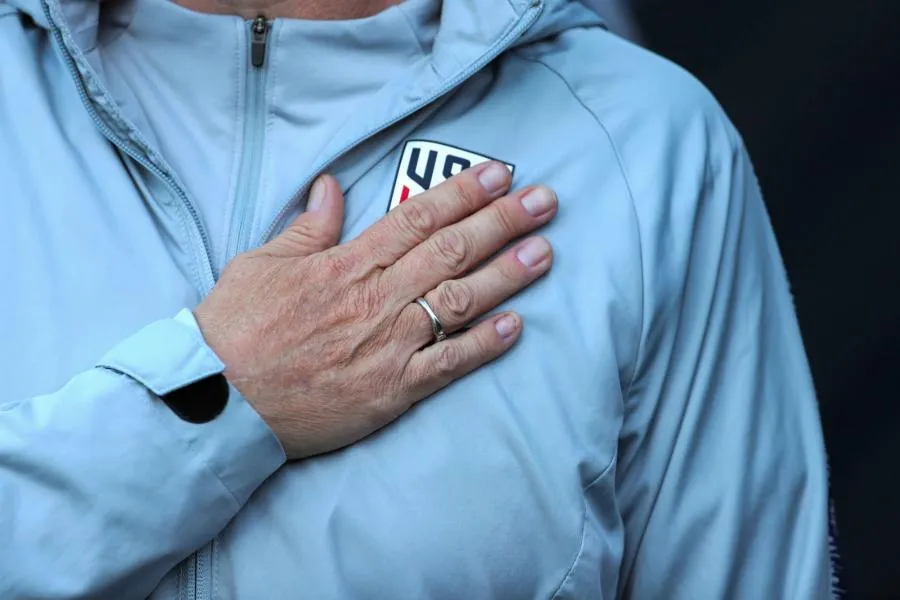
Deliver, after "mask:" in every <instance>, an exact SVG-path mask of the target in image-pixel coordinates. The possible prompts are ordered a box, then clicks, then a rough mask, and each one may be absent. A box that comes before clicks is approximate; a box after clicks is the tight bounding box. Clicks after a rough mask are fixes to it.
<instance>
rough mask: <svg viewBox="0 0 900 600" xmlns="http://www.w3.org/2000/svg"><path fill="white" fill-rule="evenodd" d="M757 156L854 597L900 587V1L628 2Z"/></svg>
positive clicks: (647, 33) (652, 38) (648, 33)
mask: <svg viewBox="0 0 900 600" xmlns="http://www.w3.org/2000/svg"><path fill="white" fill-rule="evenodd" d="M631 4H632V6H633V9H634V12H635V17H636V20H637V23H638V26H639V29H640V31H641V33H642V35H643V38H644V39H643V41H644V43H645V45H647V46H648V47H650V48H652V49H653V50H655V51H657V52H659V53H660V54H663V55H664V56H667V57H669V58H671V59H672V60H674V61H675V62H677V63H679V64H681V65H682V66H684V67H686V68H687V69H688V70H689V71H691V72H692V73H694V74H695V75H696V76H697V77H699V78H700V79H701V80H702V81H703V82H704V83H705V84H706V85H707V86H708V87H709V88H710V89H712V91H713V92H714V93H715V94H716V96H717V97H718V98H719V101H720V102H721V103H722V105H723V106H724V107H725V110H726V111H727V112H728V114H729V115H730V116H731V118H732V120H733V121H734V122H735V123H736V125H737V127H738V129H739V130H740V131H741V133H742V135H743V136H744V139H745V141H746V143H747V147H748V148H749V150H750V153H751V155H752V156H753V160H754V163H755V165H756V169H757V174H758V175H759V178H760V180H761V183H762V188H763V192H764V194H765V197H766V203H767V205H768V207H769V212H770V214H771V216H772V220H773V224H774V227H775V231H776V234H777V235H778V239H779V242H780V244H781V249H782V253H783V255H784V259H785V263H786V266H787V271H788V275H789V277H790V279H791V283H792V288H793V292H794V298H795V302H796V306H797V311H798V316H799V319H800V326H801V329H802V330H803V336H804V339H805V342H806V348H807V352H808V354H809V359H810V362H811V364H812V370H813V375H814V378H815V381H816V388H817V390H818V394H819V398H820V402H821V408H822V418H823V424H824V429H825V437H826V443H827V445H828V449H829V454H830V457H831V467H832V485H833V494H834V499H835V503H836V506H837V515H838V528H839V533H840V541H841V553H842V555H843V563H844V571H843V574H842V580H843V585H844V587H845V588H846V589H847V591H848V592H849V597H850V598H900V560H898V558H900V486H898V485H897V484H896V481H897V479H898V478H900V469H898V464H897V463H898V461H897V460H896V459H897V458H898V457H900V392H898V385H900V381H898V374H900V265H898V263H900V0H880V1H868V0H844V1H842V2H838V1H836V0H819V1H813V0H755V1H754V2H737V1H735V0H732V1H730V2H713V1H710V0H707V1H705V2H704V1H700V0H679V1H672V0H631Z"/></svg>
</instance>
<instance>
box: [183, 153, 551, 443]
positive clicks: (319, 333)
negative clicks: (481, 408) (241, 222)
mask: <svg viewBox="0 0 900 600" xmlns="http://www.w3.org/2000/svg"><path fill="white" fill-rule="evenodd" d="M509 179H510V174H509V171H508V169H506V167H504V166H503V165H501V164H499V163H493V162H492V163H485V164H482V165H478V166H476V167H473V168H471V169H468V170H467V171H464V172H462V173H460V174H459V175H456V176H455V177H453V178H451V179H449V180H448V181H446V182H444V183H443V184H441V185H440V186H437V187H435V188H433V189H432V190H430V191H428V192H425V193H423V194H421V195H419V196H417V197H416V198H415V199H414V200H411V201H409V202H405V203H403V204H401V205H400V207H398V208H396V209H394V210H392V211H391V212H390V213H389V214H387V215H386V216H384V217H383V218H382V219H381V220H379V221H378V222H377V223H375V224H374V225H372V226H371V227H370V228H369V229H367V230H366V231H365V232H363V234H362V235H360V237H358V238H357V239H355V240H353V241H351V242H348V243H346V244H342V245H340V246H335V244H336V243H337V242H338V239H339V236H340V231H341V225H342V222H343V195H342V193H341V191H340V188H339V185H338V183H337V181H336V180H335V179H334V178H332V177H329V176H323V177H321V178H320V179H319V180H318V181H317V182H316V185H315V186H314V187H313V190H312V192H311V194H310V201H309V206H308V209H307V211H306V212H304V213H303V214H302V215H301V216H300V217H298V218H297V219H296V220H295V221H294V222H293V223H292V224H291V225H290V226H289V227H288V228H287V229H286V230H285V231H284V233H282V234H281V235H280V236H279V237H277V238H276V239H274V240H272V241H271V242H269V243H268V244H266V245H265V246H262V247H260V248H258V249H255V250H252V251H250V252H247V253H245V254H243V255H240V256H238V257H237V258H235V259H234V260H233V261H232V262H231V263H229V264H228V265H227V266H226V268H225V269H224V272H223V273H222V277H221V280H220V281H219V283H218V284H217V285H216V287H215V288H214V289H213V290H212V292H211V293H210V295H209V296H208V297H207V298H206V299H205V300H204V301H203V302H202V303H201V304H200V306H198V307H197V309H196V311H195V315H196V318H197V322H198V323H199V325H200V329H201V330H202V332H203V335H204V338H205V339H206V342H207V343H208V344H209V346H210V347H211V348H212V349H213V351H214V352H216V354H217V355H218V356H219V357H220V358H221V359H222V361H223V362H224V363H225V365H226V370H225V376H226V378H227V379H228V380H229V381H230V382H231V383H232V385H234V386H235V387H236V388H237V389H238V390H239V391H240V392H241V394H243V396H244V397H245V398H246V399H247V401H248V402H250V404H251V405H252V406H253V407H254V409H255V410H256V411H257V412H258V413H259V414H260V416H261V417H262V418H263V419H264V420H265V421H266V423H267V424H268V425H269V427H270V428H271V429H272V431H273V432H274V433H275V435H276V436H277V437H278V439H279V440H280V441H281V444H282V446H283V447H284V449H285V452H286V454H287V456H288V458H289V459H298V458H304V457H307V456H311V455H315V454H320V453H323V452H328V451H330V450H335V449H337V448H340V447H343V446H346V445H348V444H352V443H353V442H355V441H357V440H359V439H361V438H363V437H365V436H367V435H369V434H370V433H372V432H374V431H375V430H377V429H379V428H381V427H383V426H385V425H387V424H388V423H390V422H391V421H393V420H394V419H396V418H397V417H399V416H400V415H401V414H403V413H404V412H405V411H406V410H407V409H409V408H410V407H411V406H412V405H413V404H414V403H416V402H418V401H420V400H422V399H424V398H426V397H428V396H429V395H431V394H433V393H434V392H436V391H437V390H439V389H441V388H442V387H444V386H446V385H447V384H449V383H451V382H452V381H454V380H456V379H459V378H460V377H462V376H463V375H465V374H466V373H469V372H470V371H473V370H474V369H476V368H478V367H479V366H481V365H483V364H485V363H486V362H488V361H490V360H493V359H494V358H496V357H498V356H500V355H501V354H503V353H504V352H506V351H507V350H508V349H509V348H510V347H511V346H512V344H513V343H514V342H515V341H516V339H518V337H519V335H520V333H521V330H522V320H521V318H520V317H519V316H518V315H516V314H514V313H503V314H498V315H495V316H492V317H491V318H488V319H485V320H483V321H481V322H480V323H478V324H477V325H475V326H473V327H471V328H470V329H468V330H465V331H463V329H464V328H465V327H466V326H467V325H469V324H470V323H471V322H472V321H474V320H475V319H477V318H478V317H480V316H481V315H483V314H484V313H486V312H487V311H489V310H491V309H493V308H494V307H496V306H497V305H498V304H500V303H501V302H503V301H504V300H506V299H507V298H509V297H510V296H512V295H513V294H515V293H516V292H518V291H519V290H521V289H522V288H524V287H526V286H528V285H530V284H531V283H532V282H534V281H535V280H536V279H537V278H538V277H540V276H541V275H543V274H544V273H546V272H547V270H549V268H550V264H551V262H552V251H551V248H550V245H549V244H548V243H547V241H546V240H544V239H542V238H539V237H533V238H530V239H527V240H524V241H522V242H520V243H518V244H516V246H514V247H513V248H511V249H510V250H508V251H507V252H505V253H503V254H502V255H500V256H498V257H497V258H495V259H493V260H492V261H491V262H490V263H489V264H487V265H485V266H484V267H483V268H481V269H478V270H474V269H475V268H476V267H478V266H479V265H480V264H481V263H482V262H484V261H485V260H487V259H488V258H489V257H491V256H492V255H494V254H495V253H496V252H498V251H499V250H501V249H502V248H503V247H504V246H506V245H507V244H508V243H509V242H510V241H512V240H514V239H516V238H518V237H520V236H522V235H524V234H526V233H528V232H530V231H533V230H534V229H536V228H537V227H540V226H541V225H544V224H546V223H547V222H549V221H550V220H551V219H552V218H553V217H554V216H555V215H556V209H557V202H556V197H555V195H554V194H553V192H551V191H550V190H549V189H547V188H546V187H533V188H528V189H524V190H520V191H517V192H514V193H511V194H509V195H506V196H504V193H505V192H506V191H507V190H508V187H509V184H510V181H509ZM528 207H531V212H532V213H535V214H534V215H532V214H529V211H528V210H527V208H528ZM419 296H424V297H425V299H426V300H427V301H428V303H429V304H430V305H431V306H432V307H433V308H434V311H435V313H437V315H438V317H439V318H440V319H441V321H442V323H443V325H444V328H445V330H446V331H447V333H448V334H450V333H454V332H458V334H457V335H453V336H451V337H450V338H448V339H447V340H445V341H443V342H440V343H436V344H431V345H429V342H430V341H431V340H432V337H433V334H432V330H431V322H430V320H429V318H428V316H427V315H426V313H425V311H424V310H423V309H422V307H421V306H419V305H418V304H415V303H414V302H413V301H414V300H415V298H417V297H419Z"/></svg>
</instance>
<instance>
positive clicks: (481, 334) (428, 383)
mask: <svg viewBox="0 0 900 600" xmlns="http://www.w3.org/2000/svg"><path fill="white" fill-rule="evenodd" d="M521 333H522V319H521V318H520V317H519V316H518V315H516V314H515V313H503V314H501V315H498V316H496V317H493V318H491V319H487V320H485V321H482V322H481V323H479V324H478V325H476V326H475V327H473V328H472V329H470V330H468V331H466V332H465V333H463V334H460V335H457V336H454V337H451V338H448V339H446V340H444V341H443V342H441V343H439V344H434V345H433V346H428V347H426V348H424V349H422V350H420V351H419V352H416V353H415V354H413V356H412V358H410V360H409V363H408V364H407V367H406V373H405V378H406V380H407V384H408V386H409V388H410V389H411V390H412V391H413V392H414V393H415V394H416V395H415V398H416V399H419V398H425V397H427V396H429V395H431V394H433V393H435V392H436V391H438V390H440V389H441V388H443V387H446V386H447V385H448V384H449V383H451V382H453V381H455V380H457V379H459V378H460V377H462V376H463V375H466V374H468V373H470V372H472V371H474V370H475V369H477V368H478V367H480V366H482V365H484V364H485V363H488V362H490V361H492V360H494V359H495V358H497V357H498V356H500V355H501V354H503V353H504V352H506V351H507V350H509V349H510V348H511V347H512V345H513V344H514V343H515V342H516V340H517V339H519V336H520V335H521Z"/></svg>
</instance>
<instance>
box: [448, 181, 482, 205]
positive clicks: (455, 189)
mask: <svg viewBox="0 0 900 600" xmlns="http://www.w3.org/2000/svg"><path fill="white" fill-rule="evenodd" d="M479 190H481V187H480V186H477V185H465V182H464V180H463V178H457V179H454V180H453V183H452V184H451V187H450V194H451V196H452V201H453V202H455V203H456V204H458V205H459V206H466V207H468V208H469V209H474V208H476V207H477V206H479V205H480V204H481V202H480V194H479Z"/></svg>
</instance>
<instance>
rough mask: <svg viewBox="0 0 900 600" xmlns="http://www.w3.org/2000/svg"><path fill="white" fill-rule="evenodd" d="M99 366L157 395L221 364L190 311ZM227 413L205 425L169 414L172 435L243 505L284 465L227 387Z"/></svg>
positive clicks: (270, 438)
mask: <svg viewBox="0 0 900 600" xmlns="http://www.w3.org/2000/svg"><path fill="white" fill-rule="evenodd" d="M98 366H100V367H103V368H107V369H112V370H114V371H118V372H120V373H123V374H124V375H127V376H128V377H131V378H132V379H134V380H135V381H137V382H139V383H140V384H141V385H143V386H144V387H146V388H147V389H148V390H150V391H151V392H153V394H154V395H156V396H157V397H159V396H163V395H165V394H168V393H169V392H171V391H173V390H176V389H179V388H182V387H184V386H187V385H190V384H192V383H194V382H197V381H199V380H201V379H204V378H206V377H209V376H211V375H216V374H218V373H221V372H222V371H224V369H225V365H224V364H223V363H222V361H221V360H219V358H218V356H216V354H215V353H214V352H213V351H212V349H211V348H210V347H209V346H208V345H207V344H206V342H205V341H204V339H203V335H202V333H201V331H200V328H199V326H198V325H197V321H196V319H195V318H194V316H193V314H192V313H191V311H189V310H187V309H185V310H182V311H181V312H180V313H178V315H177V316H175V317H174V318H172V319H163V320H161V321H157V322H155V323H152V324H150V325H148V326H147V327H145V328H144V329H142V330H141V331H139V332H138V333H136V334H135V335H133V336H132V337H130V338H128V339H127V340H125V341H124V342H123V343H121V344H119V345H118V346H117V347H116V348H114V349H113V350H112V351H111V352H109V353H108V354H107V355H106V356H104V357H103V359H102V360H101V361H100V362H99V363H98ZM228 388H229V397H228V402H227V404H226V406H225V410H224V411H223V412H222V413H221V414H220V415H219V416H217V417H216V418H215V419H213V420H211V421H209V422H208V423H202V424H193V423H188V422H186V421H183V420H181V419H179V418H178V417H177V416H176V415H175V414H174V413H172V412H171V411H170V410H169V409H168V407H166V406H165V405H164V404H163V402H162V401H159V406H160V408H161V410H164V411H166V412H169V413H170V414H171V424H172V432H173V433H174V434H175V435H177V436H178V437H179V438H180V439H181V440H182V441H183V442H184V443H185V444H186V445H187V447H188V448H189V449H190V450H191V451H192V452H194V453H196V454H197V455H198V456H199V457H200V458H201V459H203V460H204V461H205V463H206V464H207V465H209V468H210V469H211V470H212V472H213V473H215V474H216V476H217V477H218V478H219V480H220V481H221V482H222V483H223V485H225V486H226V487H227V488H228V490H229V491H230V492H231V494H232V495H233V496H234V498H235V500H236V501H237V502H238V504H240V505H243V504H244V503H245V502H246V501H247V499H248V498H249V497H250V494H252V493H253V491H254V490H255V489H256V488H257V487H259V485H260V484H261V483H262V482H263V481H265V480H266V479H267V478H268V477H269V476H270V475H272V474H273V473H274V472H275V471H277V470H278V469H279V468H280V467H281V466H282V465H283V464H284V462H285V454H284V450H283V448H282V447H281V443H280V442H279V441H278V439H277V438H276V437H275V434H274V433H272V430H271V429H270V428H269V426H268V425H266V423H265V422H264V421H263V420H262V418H261V417H260V416H259V415H258V414H257V413H256V411H255V410H254V409H253V407H251V406H250V404H249V403H248V402H247V401H246V400H244V398H243V396H242V395H241V393H240V392H239V391H238V390H237V389H236V388H235V387H234V386H232V385H231V384H229V386H228Z"/></svg>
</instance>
